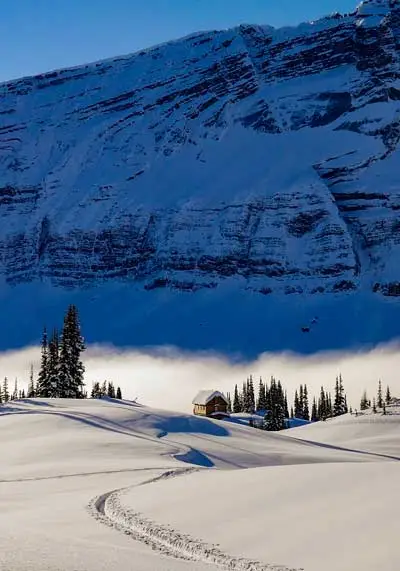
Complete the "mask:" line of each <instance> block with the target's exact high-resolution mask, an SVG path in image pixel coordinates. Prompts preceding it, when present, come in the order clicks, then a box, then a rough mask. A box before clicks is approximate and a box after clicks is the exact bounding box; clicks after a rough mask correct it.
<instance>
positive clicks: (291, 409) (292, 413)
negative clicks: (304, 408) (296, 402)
mask: <svg viewBox="0 0 400 571" xmlns="http://www.w3.org/2000/svg"><path fill="white" fill-rule="evenodd" d="M290 418H294V412H293V407H292V406H291V407H290Z"/></svg>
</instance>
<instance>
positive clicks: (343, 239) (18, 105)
mask: <svg viewBox="0 0 400 571" xmlns="http://www.w3.org/2000/svg"><path fill="white" fill-rule="evenodd" d="M399 62H400V5H399V2H398V1H397V0H395V1H394V0H370V1H365V2H363V3H361V5H360V6H359V8H358V9H357V10H356V11H355V12H354V13H353V14H350V15H346V16H341V15H339V14H335V15H332V16H330V17H328V18H325V19H322V20H320V21H317V22H315V23H312V24H304V25H301V26H299V27H298V28H287V29H286V28H285V29H281V30H276V29H273V28H270V27H262V26H241V27H239V28H236V29H232V30H228V31H217V32H209V33H201V34H197V35H193V36H190V37H188V38H184V39H182V40H180V41H177V42H172V43H170V44H166V45H162V46H159V47H155V48H154V49H151V50H148V51H143V52H140V53H137V54H134V55H132V56H126V57H120V58H115V59H112V60H108V61H104V62H100V63H95V64H91V65H86V66H83V67H79V68H74V69H67V70H60V71H54V72H51V73H46V74H43V75H40V76H36V77H30V78H24V79H21V80H18V81H13V82H9V83H6V84H3V85H1V86H0V149H1V150H0V217H1V225H0V252H1V265H0V272H1V273H2V275H3V276H4V280H5V282H6V283H8V284H19V283H21V282H35V281H41V282H43V281H45V282H50V283H52V284H54V285H56V286H60V287H62V288H73V289H77V288H78V289H79V288H82V287H85V288H88V287H89V288H90V287H92V286H95V285H96V284H99V283H101V282H104V281H110V280H112V281H114V282H115V281H116V280H117V281H124V282H132V283H133V282H135V284H137V287H139V288H141V289H143V290H147V291H150V290H154V289H160V288H168V289H171V288H172V289H174V290H179V291H197V290H199V289H216V288H218V287H219V286H220V285H221V284H222V283H223V282H227V281H229V280H231V281H232V280H234V282H235V284H236V286H237V287H238V288H241V289H243V290H250V291H254V292H258V294H259V295H263V294H265V295H267V294H268V295H274V294H275V293H283V294H292V293H304V294H307V295H308V294H309V295H322V294H324V293H326V294H329V295H336V294H339V293H342V292H344V291H345V292H349V291H359V290H366V291H371V292H373V293H375V295H377V296H397V295H400V270H399V268H400V264H399V262H400V218H399V212H400V179H399V170H398V160H399V157H400V155H399V139H400V114H399V110H400V70H399Z"/></svg>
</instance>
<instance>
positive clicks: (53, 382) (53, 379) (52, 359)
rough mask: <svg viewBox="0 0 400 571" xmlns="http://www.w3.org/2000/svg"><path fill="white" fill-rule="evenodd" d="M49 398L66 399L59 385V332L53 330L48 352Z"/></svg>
mask: <svg viewBox="0 0 400 571" xmlns="http://www.w3.org/2000/svg"><path fill="white" fill-rule="evenodd" d="M47 385H48V394H47V395H46V396H47V397H50V398H57V397H62V398H64V397H65V394H64V392H63V388H64V387H63V386H62V385H60V383H59V337H58V331H57V330H56V329H54V330H53V333H52V336H51V339H50V342H49V350H48V366H47Z"/></svg>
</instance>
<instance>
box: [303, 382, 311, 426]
mask: <svg viewBox="0 0 400 571" xmlns="http://www.w3.org/2000/svg"><path fill="white" fill-rule="evenodd" d="M303 419H304V420H310V410H309V408H308V389H307V385H304V389H303Z"/></svg>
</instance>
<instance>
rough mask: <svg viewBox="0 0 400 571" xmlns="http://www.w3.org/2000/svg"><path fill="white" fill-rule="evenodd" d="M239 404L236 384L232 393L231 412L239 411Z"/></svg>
mask: <svg viewBox="0 0 400 571" xmlns="http://www.w3.org/2000/svg"><path fill="white" fill-rule="evenodd" d="M240 411H241V405H240V398H239V391H238V386H237V385H235V391H234V393H233V412H240Z"/></svg>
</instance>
